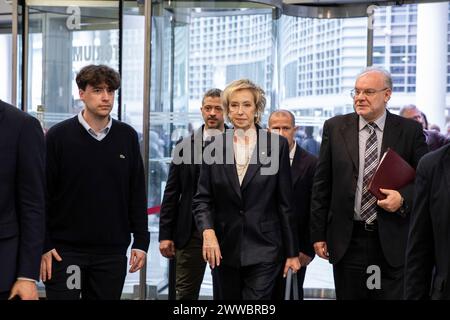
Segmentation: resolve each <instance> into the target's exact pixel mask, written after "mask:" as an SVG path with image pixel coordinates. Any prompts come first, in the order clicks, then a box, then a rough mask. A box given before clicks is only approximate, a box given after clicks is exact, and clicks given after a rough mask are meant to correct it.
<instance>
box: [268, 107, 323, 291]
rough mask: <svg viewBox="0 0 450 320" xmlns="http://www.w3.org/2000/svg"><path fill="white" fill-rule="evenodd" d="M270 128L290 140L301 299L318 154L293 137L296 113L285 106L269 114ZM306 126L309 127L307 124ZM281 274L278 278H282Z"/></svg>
mask: <svg viewBox="0 0 450 320" xmlns="http://www.w3.org/2000/svg"><path fill="white" fill-rule="evenodd" d="M268 127H269V130H270V132H273V133H278V134H280V135H282V136H283V137H285V138H286V139H287V141H288V144H289V159H290V164H291V176H292V188H293V192H294V198H293V204H294V206H293V208H294V212H295V214H296V218H297V228H296V230H297V234H298V240H299V241H298V248H299V252H298V258H299V260H300V265H301V268H300V270H299V271H298V273H297V281H298V289H299V299H300V300H303V296H304V293H303V282H304V280H305V274H306V267H307V266H308V264H309V263H310V262H311V260H312V259H313V258H314V255H315V253H314V248H313V246H312V244H311V240H310V235H309V216H310V209H311V208H310V206H311V191H312V184H313V178H314V172H315V170H316V165H317V157H316V156H314V155H313V154H311V153H309V152H308V151H306V150H304V149H303V148H302V147H300V146H299V145H298V144H297V143H296V142H295V139H294V135H295V132H296V130H297V127H296V126H295V117H294V115H293V114H292V112H290V111H287V110H277V111H274V112H272V114H271V115H270V117H269V125H268ZM307 128H308V127H307ZM282 279H283V278H282V274H280V279H279V281H280V282H281V283H282V284H284V283H283V281H282ZM283 289H284V285H278V291H279V292H278V295H276V297H275V298H276V299H282V298H283V293H284V290H283Z"/></svg>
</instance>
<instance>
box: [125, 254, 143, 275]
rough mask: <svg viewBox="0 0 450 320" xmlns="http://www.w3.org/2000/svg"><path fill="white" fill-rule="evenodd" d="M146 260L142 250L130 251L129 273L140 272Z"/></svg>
mask: <svg viewBox="0 0 450 320" xmlns="http://www.w3.org/2000/svg"><path fill="white" fill-rule="evenodd" d="M146 259H147V254H146V253H145V252H144V251H142V250H136V249H131V257H130V266H131V267H130V270H128V271H129V272H130V273H133V272H136V271H138V270H141V269H142V267H143V266H144V264H145V261H146Z"/></svg>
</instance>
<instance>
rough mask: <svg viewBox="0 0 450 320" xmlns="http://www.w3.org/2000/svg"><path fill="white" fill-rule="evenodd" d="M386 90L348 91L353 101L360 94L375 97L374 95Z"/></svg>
mask: <svg viewBox="0 0 450 320" xmlns="http://www.w3.org/2000/svg"><path fill="white" fill-rule="evenodd" d="M387 89H389V88H383V89H380V90H376V89H366V90H359V89H352V90H350V96H351V97H352V98H353V99H355V98H356V97H357V96H359V95H360V94H362V95H363V96H365V97H371V96H373V95H375V94H376V93H378V92H382V91H385V90H387Z"/></svg>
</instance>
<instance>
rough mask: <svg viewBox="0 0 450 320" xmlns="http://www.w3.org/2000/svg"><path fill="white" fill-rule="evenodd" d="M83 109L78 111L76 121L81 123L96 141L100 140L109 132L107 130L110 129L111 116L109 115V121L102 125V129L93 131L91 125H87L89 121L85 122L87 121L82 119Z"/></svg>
mask: <svg viewBox="0 0 450 320" xmlns="http://www.w3.org/2000/svg"><path fill="white" fill-rule="evenodd" d="M83 111H84V110H81V111H80V112H79V113H78V121H79V122H80V123H81V125H82V126H83V127H84V128H85V129H86V131H87V132H88V133H89V134H90V135H91V136H92V137H93V138H94V139H96V140H98V141H102V140H103V139H104V138H105V137H106V135H107V134H108V133H109V130H111V126H112V118H111V116H110V117H109V121H108V124H107V125H106V127H104V128H103V129H102V130H100V131H99V132H95V130H94V129H92V128H91V126H90V125H89V123H87V121H86V120H85V119H84V117H83Z"/></svg>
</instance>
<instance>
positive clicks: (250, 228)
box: [193, 130, 298, 268]
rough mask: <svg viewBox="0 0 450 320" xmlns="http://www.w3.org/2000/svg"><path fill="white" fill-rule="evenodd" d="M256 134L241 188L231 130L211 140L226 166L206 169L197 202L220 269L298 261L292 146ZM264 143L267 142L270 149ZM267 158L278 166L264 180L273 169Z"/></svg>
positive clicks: (265, 134) (200, 226)
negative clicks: (213, 234)
mask: <svg viewBox="0 0 450 320" xmlns="http://www.w3.org/2000/svg"><path fill="white" fill-rule="evenodd" d="M257 131H258V141H257V145H256V147H255V151H254V152H253V155H252V158H251V160H250V164H249V166H248V169H247V172H246V174H245V177H244V179H243V181H242V186H240V185H239V180H238V175H237V171H236V164H235V161H234V151H233V130H227V132H226V133H224V134H223V135H220V136H216V137H215V138H214V139H213V142H212V143H211V144H210V145H208V147H210V146H211V147H217V152H216V153H215V154H214V155H217V156H220V155H222V156H223V160H224V161H225V160H226V159H228V161H227V163H226V164H218V163H212V164H207V163H204V164H203V165H202V170H201V173H200V178H199V183H198V191H197V194H196V195H195V197H194V200H193V207H194V215H195V220H196V223H197V226H198V229H199V230H200V231H201V232H203V230H205V229H211V228H212V229H214V230H215V232H216V235H217V238H218V241H219V245H220V249H221V253H222V257H223V261H222V262H221V263H223V264H225V265H228V266H231V267H236V268H238V267H240V266H248V265H254V264H259V263H264V262H266V263H273V262H277V261H281V260H282V259H283V258H284V257H295V256H297V255H298V247H297V241H298V240H297V234H296V232H295V230H294V228H293V226H295V225H296V224H295V223H296V221H295V215H294V213H293V211H292V201H291V200H292V182H291V175H290V164H289V146H288V143H287V140H286V139H285V138H283V137H281V136H279V135H276V134H271V133H269V132H267V131H264V130H257ZM271 139H272V140H273V141H272V140H271ZM263 140H265V141H267V146H266V147H264V143H263V142H262V141H263ZM221 142H223V144H221ZM208 147H207V148H208ZM268 157H274V158H275V159H276V160H277V161H278V164H279V165H278V168H277V169H278V170H275V174H267V173H266V174H264V170H267V169H268V168H270V167H271V165H273V164H274V162H270V163H268V161H267V159H268ZM275 162H276V161H275Z"/></svg>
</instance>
